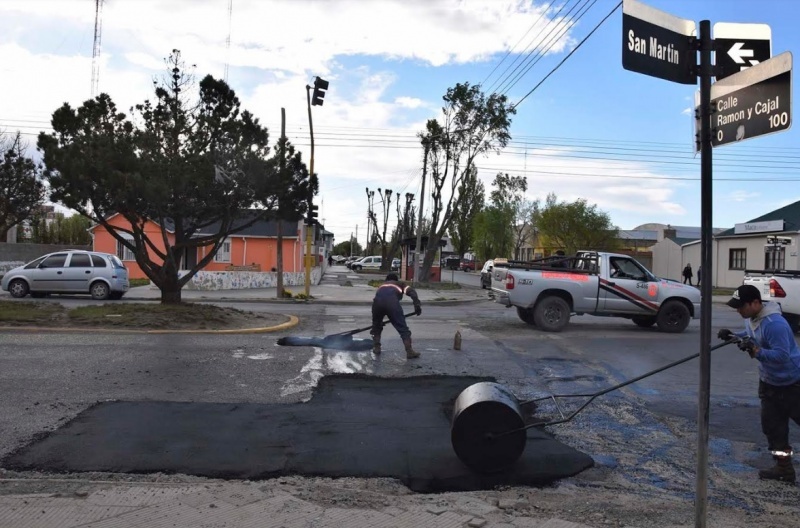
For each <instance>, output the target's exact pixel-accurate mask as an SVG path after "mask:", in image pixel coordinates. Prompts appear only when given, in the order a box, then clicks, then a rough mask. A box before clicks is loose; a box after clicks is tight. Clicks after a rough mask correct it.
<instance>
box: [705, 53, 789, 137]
mask: <svg viewBox="0 0 800 528" xmlns="http://www.w3.org/2000/svg"><path fill="white" fill-rule="evenodd" d="M791 96H792V54H791V52H788V51H787V52H784V53H781V54H780V55H777V56H776V57H774V58H772V59H769V60H768V61H766V62H762V63H760V64H758V65H756V66H753V67H752V68H748V69H746V70H743V71H741V72H739V73H735V74H733V75H731V76H730V77H726V78H725V79H723V80H721V81H717V82H715V83H714V84H712V85H711V108H712V113H711V129H712V134H711V144H712V145H713V146H715V147H718V146H720V145H726V144H728V143H733V142H734V141H742V140H745V139H750V138H754V137H758V136H763V135H765V134H771V133H773V132H780V131H782V130H786V129H788V128H789V127H790V126H792V100H791Z"/></svg>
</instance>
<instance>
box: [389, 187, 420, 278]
mask: <svg viewBox="0 0 800 528" xmlns="http://www.w3.org/2000/svg"><path fill="white" fill-rule="evenodd" d="M413 201H414V195H413V194H411V193H406V201H405V204H404V205H403V206H402V208H401V205H400V194H399V193H398V194H397V202H396V211H397V223H396V224H395V227H394V231H393V232H392V239H391V242H390V243H389V251H387V258H386V259H383V260H381V269H382V270H384V271H386V270H388V269H389V268H390V267H391V265H392V261H391V259H392V258H394V257H396V256H399V255H400V244H401V243H402V242H403V240H404V239H406V238H410V237H412V236H414V217H415V216H416V212H415V210H414V206H413V205H411V204H412V202H413Z"/></svg>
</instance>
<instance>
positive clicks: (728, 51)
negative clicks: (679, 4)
mask: <svg viewBox="0 0 800 528" xmlns="http://www.w3.org/2000/svg"><path fill="white" fill-rule="evenodd" d="M714 49H715V54H714V55H715V57H716V60H715V62H716V67H715V68H716V69H715V70H714V71H715V74H716V78H717V80H718V81H720V80H722V79H724V78H725V77H728V76H729V75H733V74H734V73H738V72H740V71H742V70H746V69H747V68H750V67H751V66H755V65H756V64H759V63H761V62H764V61H765V60H767V59H769V58H770V57H772V29H770V27H769V26H768V25H766V24H736V23H732V22H717V23H716V24H714Z"/></svg>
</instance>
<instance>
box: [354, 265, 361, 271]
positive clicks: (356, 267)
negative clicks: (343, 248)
mask: <svg viewBox="0 0 800 528" xmlns="http://www.w3.org/2000/svg"><path fill="white" fill-rule="evenodd" d="M353 271H361V266H353Z"/></svg>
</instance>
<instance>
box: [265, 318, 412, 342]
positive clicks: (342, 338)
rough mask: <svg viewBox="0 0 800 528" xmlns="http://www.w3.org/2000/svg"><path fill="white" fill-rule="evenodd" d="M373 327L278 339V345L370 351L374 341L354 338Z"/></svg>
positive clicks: (385, 322) (383, 324) (384, 322)
mask: <svg viewBox="0 0 800 528" xmlns="http://www.w3.org/2000/svg"><path fill="white" fill-rule="evenodd" d="M412 315H416V314H415V313H414V312H410V313H407V314H405V316H406V317H411V316H412ZM388 323H389V320H388V319H387V320H386V321H383V322H382V323H381V326H386V325H387V324H388ZM371 328H372V325H369V326H365V327H363V328H356V329H355V330H348V331H347V332H341V333H338V334H330V335H326V336H323V337H295V336H289V337H281V338H280V339H278V344H279V345H283V346H319V347H322V348H338V349H340V350H368V349H370V348H372V340H370V339H359V340H354V339H353V336H354V335H355V334H358V333H360V332H365V331H367V330H370V329H371Z"/></svg>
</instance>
